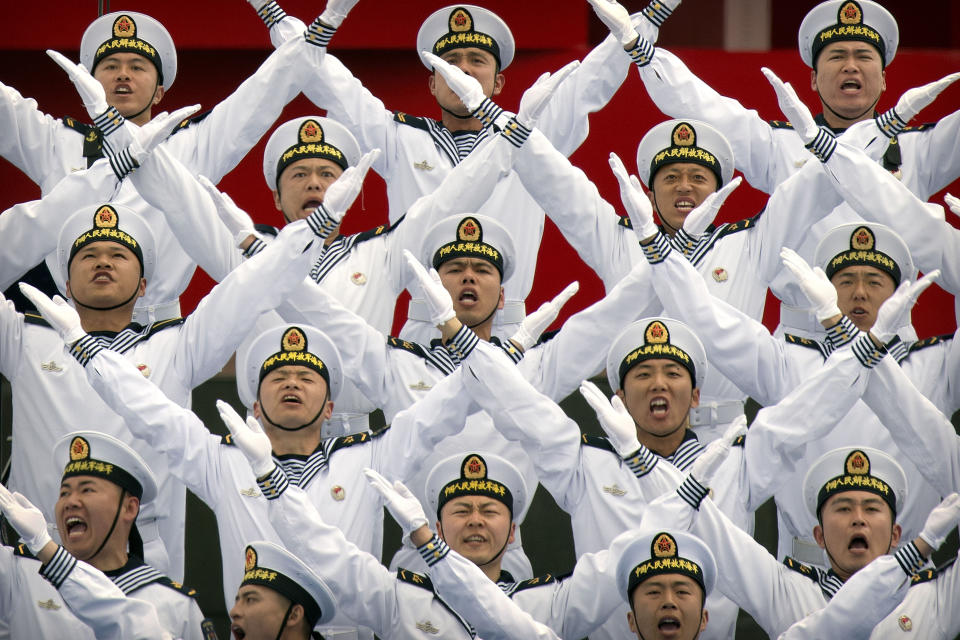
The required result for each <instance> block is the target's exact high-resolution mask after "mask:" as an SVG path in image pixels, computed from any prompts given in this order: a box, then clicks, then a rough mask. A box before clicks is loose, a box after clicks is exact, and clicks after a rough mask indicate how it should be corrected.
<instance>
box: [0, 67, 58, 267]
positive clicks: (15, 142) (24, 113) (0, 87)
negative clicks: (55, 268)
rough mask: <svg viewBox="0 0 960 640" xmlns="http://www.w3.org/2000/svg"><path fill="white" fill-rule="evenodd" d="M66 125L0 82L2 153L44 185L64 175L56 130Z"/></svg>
mask: <svg viewBox="0 0 960 640" xmlns="http://www.w3.org/2000/svg"><path fill="white" fill-rule="evenodd" d="M48 72H49V71H48ZM63 126H64V125H63V124H61V123H60V122H59V121H57V119H56V118H53V117H51V116H48V115H47V114H45V113H43V112H41V111H40V110H39V109H38V108H37V101H36V100H34V99H33V98H24V97H23V96H22V95H20V93H19V92H18V91H17V90H16V89H14V88H13V87H8V86H7V85H5V84H3V83H0V130H2V131H3V132H4V134H3V136H0V156H2V157H4V158H6V159H7V160H9V161H10V163H11V164H12V165H14V166H15V167H17V168H18V169H20V170H21V171H23V172H24V173H25V174H27V176H28V177H29V178H30V179H31V180H33V181H34V182H36V183H37V184H38V185H40V186H41V188H46V189H50V188H51V187H53V184H54V182H55V180H57V179H59V178H61V177H62V173H61V171H62V170H61V169H60V168H59V167H60V160H59V158H58V157H57V152H58V149H57V140H58V136H57V135H56V134H57V129H59V128H60V127H63ZM51 171H52V172H54V173H51ZM34 264H36V263H34Z"/></svg>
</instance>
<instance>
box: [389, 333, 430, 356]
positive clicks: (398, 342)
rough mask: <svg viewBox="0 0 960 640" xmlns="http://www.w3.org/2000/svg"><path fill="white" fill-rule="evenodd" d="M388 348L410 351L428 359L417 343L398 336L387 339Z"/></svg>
mask: <svg viewBox="0 0 960 640" xmlns="http://www.w3.org/2000/svg"><path fill="white" fill-rule="evenodd" d="M387 346H388V347H393V348H394V349H402V350H403V351H409V352H410V353H412V354H413V355H415V356H419V357H421V358H423V359H424V360H426V359H427V354H426V352H425V351H424V350H423V347H421V346H420V345H419V344H417V343H416V342H410V341H408V340H404V339H402V338H398V337H396V336H389V337H388V338H387Z"/></svg>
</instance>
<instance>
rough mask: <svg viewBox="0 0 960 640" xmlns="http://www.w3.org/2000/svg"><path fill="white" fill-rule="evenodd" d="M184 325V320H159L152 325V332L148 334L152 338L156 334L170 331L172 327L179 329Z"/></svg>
mask: <svg viewBox="0 0 960 640" xmlns="http://www.w3.org/2000/svg"><path fill="white" fill-rule="evenodd" d="M183 323H184V319H183V318H169V319H167V320H159V321H158V322H154V323H153V324H152V325H150V330H149V331H148V332H147V335H148V336H152V335H154V334H156V333H159V332H161V331H163V330H164V329H170V328H171V327H179V326H180V325H182V324H183Z"/></svg>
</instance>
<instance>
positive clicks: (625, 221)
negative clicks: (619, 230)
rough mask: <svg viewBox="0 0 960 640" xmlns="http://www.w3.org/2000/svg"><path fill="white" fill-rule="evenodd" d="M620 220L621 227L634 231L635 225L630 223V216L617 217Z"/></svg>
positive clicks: (618, 221) (618, 222)
mask: <svg viewBox="0 0 960 640" xmlns="http://www.w3.org/2000/svg"><path fill="white" fill-rule="evenodd" d="M617 217H618V218H620V219H619V220H617V224H618V225H620V226H621V227H626V228H627V229H633V223H632V222H630V216H617Z"/></svg>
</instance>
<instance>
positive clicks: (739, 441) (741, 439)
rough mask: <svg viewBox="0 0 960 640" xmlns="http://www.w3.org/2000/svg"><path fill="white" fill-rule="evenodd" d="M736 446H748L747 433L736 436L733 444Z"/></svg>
mask: <svg viewBox="0 0 960 640" xmlns="http://www.w3.org/2000/svg"><path fill="white" fill-rule="evenodd" d="M731 446H734V447H745V446H747V434H742V435H739V436H737V437H736V438H734V440H733V444H732V445H731Z"/></svg>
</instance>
